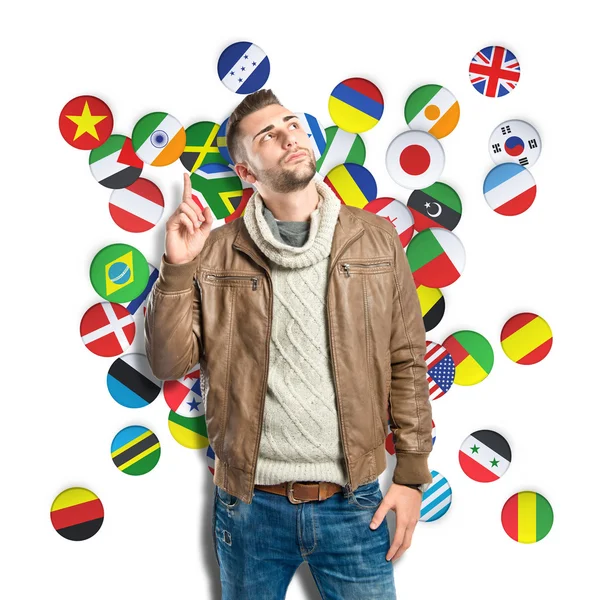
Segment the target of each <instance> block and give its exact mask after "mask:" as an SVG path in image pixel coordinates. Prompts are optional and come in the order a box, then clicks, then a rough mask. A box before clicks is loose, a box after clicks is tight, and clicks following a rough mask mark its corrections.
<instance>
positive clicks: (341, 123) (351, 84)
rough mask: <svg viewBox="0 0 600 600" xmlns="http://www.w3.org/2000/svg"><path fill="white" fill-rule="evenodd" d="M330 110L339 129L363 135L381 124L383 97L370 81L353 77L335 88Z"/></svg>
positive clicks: (331, 96)
mask: <svg viewBox="0 0 600 600" xmlns="http://www.w3.org/2000/svg"><path fill="white" fill-rule="evenodd" d="M328 108H329V115H330V116H331V119H332V121H333V122H334V123H335V124H336V125H337V126H338V127H341V128H342V129H344V130H346V131H348V132H350V133H362V132H363V131H368V130H369V129H372V128H373V127H375V125H377V123H379V119H381V115H382V114H383V96H382V95H381V92H380V91H379V88H378V87H377V86H376V85H375V84H374V83H372V82H371V81H369V80H368V79H363V78H362V77H351V78H350V79H345V80H344V81H342V82H341V83H338V84H337V85H336V86H335V87H334V88H333V91H332V92H331V95H330V96H329V105H328Z"/></svg>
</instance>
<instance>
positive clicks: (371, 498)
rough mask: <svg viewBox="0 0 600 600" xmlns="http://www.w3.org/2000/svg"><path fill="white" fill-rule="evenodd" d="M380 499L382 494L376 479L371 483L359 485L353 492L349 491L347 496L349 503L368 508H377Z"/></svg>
mask: <svg viewBox="0 0 600 600" xmlns="http://www.w3.org/2000/svg"><path fill="white" fill-rule="evenodd" d="M382 500H383V494H382V492H381V487H380V486H379V480H378V479H376V480H375V481H372V482H371V483H364V484H363V485H359V486H358V487H357V488H356V489H355V490H354V491H353V492H352V491H351V492H350V494H349V496H348V502H349V504H352V505H353V506H356V507H357V508H364V509H370V510H373V509H374V508H377V507H378V506H379V504H380V503H381V501H382Z"/></svg>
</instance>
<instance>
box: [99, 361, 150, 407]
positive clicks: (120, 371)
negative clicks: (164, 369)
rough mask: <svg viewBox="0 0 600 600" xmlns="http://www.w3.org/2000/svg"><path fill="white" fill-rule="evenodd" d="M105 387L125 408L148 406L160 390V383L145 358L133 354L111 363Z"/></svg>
mask: <svg viewBox="0 0 600 600" xmlns="http://www.w3.org/2000/svg"><path fill="white" fill-rule="evenodd" d="M106 385H107V387H108V391H109V393H110V395H111V396H112V397H113V399H114V400H116V401H117V402H118V403H119V404H120V405H121V406H124V407H125V408H143V407H144V406H148V405H149V404H151V403H152V402H154V400H156V397H157V396H158V395H159V394H160V390H161V381H160V380H159V379H157V378H156V377H155V376H154V373H152V369H151V368H150V365H149V364H148V358H147V356H146V355H145V354H139V353H133V352H132V353H129V354H125V355H124V356H120V357H119V358H117V359H116V360H115V361H113V364H112V365H111V366H110V369H109V370H108V375H107V376H106Z"/></svg>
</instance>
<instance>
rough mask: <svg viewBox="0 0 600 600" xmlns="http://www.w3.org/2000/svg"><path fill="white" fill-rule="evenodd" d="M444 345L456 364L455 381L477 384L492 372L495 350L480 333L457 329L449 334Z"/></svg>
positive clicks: (463, 383)
mask: <svg viewBox="0 0 600 600" xmlns="http://www.w3.org/2000/svg"><path fill="white" fill-rule="evenodd" d="M442 345H443V346H444V348H446V350H448V352H450V354H451V355H452V360H454V364H455V365H456V373H455V374H454V383H457V384H458V385H475V384H476V383H480V382H481V381H483V380H484V379H485V378H486V377H487V376H488V375H489V374H490V371H491V370H492V367H493V366H494V350H493V349H492V346H491V344H490V343H489V342H488V341H487V340H486V339H485V338H484V337H483V336H482V335H481V334H480V333H477V332H476V331H469V330H463V331H457V332H456V333H453V334H452V335H450V336H448V337H447V338H446V339H445V340H444V341H443V342H442Z"/></svg>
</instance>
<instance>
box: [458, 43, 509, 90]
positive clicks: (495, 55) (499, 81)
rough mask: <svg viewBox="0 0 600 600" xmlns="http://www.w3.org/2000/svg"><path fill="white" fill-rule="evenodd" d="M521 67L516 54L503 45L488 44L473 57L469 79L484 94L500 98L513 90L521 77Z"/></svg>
mask: <svg viewBox="0 0 600 600" xmlns="http://www.w3.org/2000/svg"><path fill="white" fill-rule="evenodd" d="M520 77H521V67H520V66H519V61H518V60H517V58H516V56H515V55H514V54H513V53H512V52H511V51H510V50H507V49H506V48H503V47H502V46H486V47H485V48H482V49H481V50H480V51H479V52H478V53H477V54H476V55H475V56H474V57H473V58H472V59H471V64H470V65H469V79H470V80H471V84H472V85H473V87H474V88H475V89H476V90H477V91H478V92H479V93H480V94H482V95H483V96H487V97H488V98H499V97H501V96H506V94H509V93H510V92H512V91H513V90H514V89H515V87H517V83H518V81H519V78H520Z"/></svg>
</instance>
